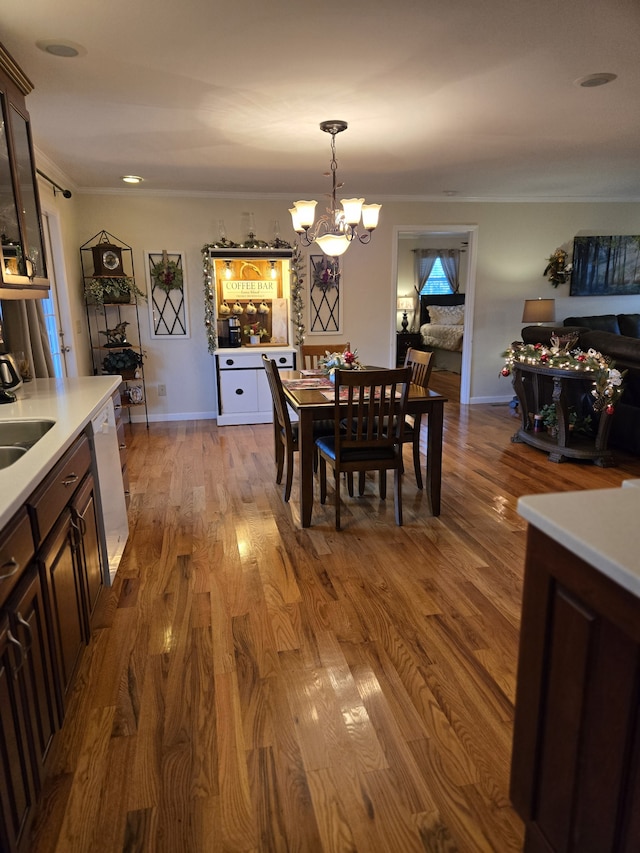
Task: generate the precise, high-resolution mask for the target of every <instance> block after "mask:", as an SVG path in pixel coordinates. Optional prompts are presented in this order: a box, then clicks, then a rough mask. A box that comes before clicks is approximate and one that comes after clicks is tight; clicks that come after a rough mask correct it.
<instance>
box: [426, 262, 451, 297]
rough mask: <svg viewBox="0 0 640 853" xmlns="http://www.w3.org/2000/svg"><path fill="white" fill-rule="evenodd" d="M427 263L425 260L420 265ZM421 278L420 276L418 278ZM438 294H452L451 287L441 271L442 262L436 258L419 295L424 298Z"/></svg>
mask: <svg viewBox="0 0 640 853" xmlns="http://www.w3.org/2000/svg"><path fill="white" fill-rule="evenodd" d="M426 263H428V261H427V259H426V258H425V259H424V260H423V261H421V264H426ZM420 278H422V275H421V276H420ZM438 293H452V290H451V285H450V284H449V281H448V280H447V277H446V275H445V273H444V270H443V269H442V261H441V260H440V258H436V260H435V263H434V265H433V269H432V270H431V273H430V275H429V278H428V279H427V280H426V281H425V283H424V287H423V288H422V290H421V291H420V295H421V296H422V294H424V295H425V296H433V295H434V294H438Z"/></svg>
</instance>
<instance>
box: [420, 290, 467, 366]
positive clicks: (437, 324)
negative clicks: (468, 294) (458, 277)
mask: <svg viewBox="0 0 640 853" xmlns="http://www.w3.org/2000/svg"><path fill="white" fill-rule="evenodd" d="M420 335H421V337H422V344H423V346H424V347H425V349H429V350H432V351H433V352H434V361H435V366H436V367H439V368H441V369H444V370H453V371H455V372H456V373H459V372H460V353H461V352H462V341H463V338H464V293H448V294H446V295H439V296H424V295H423V296H421V297H420Z"/></svg>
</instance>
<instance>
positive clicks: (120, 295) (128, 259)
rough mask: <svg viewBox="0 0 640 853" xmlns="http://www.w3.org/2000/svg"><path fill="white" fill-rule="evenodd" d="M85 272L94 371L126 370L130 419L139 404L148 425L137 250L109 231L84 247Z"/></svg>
mask: <svg viewBox="0 0 640 853" xmlns="http://www.w3.org/2000/svg"><path fill="white" fill-rule="evenodd" d="M80 260H81V264H82V277H83V282H84V296H85V307H86V313H87V324H88V327H89V339H90V342H91V358H92V364H93V373H94V375H96V376H97V375H99V374H105V373H108V374H115V375H118V374H119V375H120V376H122V385H121V386H120V397H121V405H122V407H123V409H125V410H127V411H128V414H129V421H131V420H132V414H131V413H132V411H133V410H135V409H138V410H140V411H141V412H143V413H144V421H145V423H146V425H147V427H148V426H149V415H148V411H147V392H146V385H145V378H144V352H143V349H142V344H141V336H140V315H139V307H140V301H141V300H142V299H144V294H143V293H142V292H141V291H140V290H139V288H138V286H137V284H136V277H135V270H134V266H133V250H132V249H131V246H128V245H127V244H126V243H124V242H123V241H122V240H119V239H118V238H117V237H114V235H113V234H110V233H109V232H108V231H101V232H99V233H98V234H96V235H95V236H93V237H91V239H90V240H88V241H87V242H86V243H85V244H84V245H83V246H81V247H80Z"/></svg>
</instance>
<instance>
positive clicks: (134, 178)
mask: <svg viewBox="0 0 640 853" xmlns="http://www.w3.org/2000/svg"><path fill="white" fill-rule="evenodd" d="M122 180H123V181H124V182H125V184H141V183H142V182H143V181H144V178H141V177H140V176H139V175H123V176H122Z"/></svg>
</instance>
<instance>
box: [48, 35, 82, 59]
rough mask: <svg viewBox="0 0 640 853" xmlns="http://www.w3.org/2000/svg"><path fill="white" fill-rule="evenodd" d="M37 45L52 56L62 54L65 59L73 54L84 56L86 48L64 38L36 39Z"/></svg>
mask: <svg viewBox="0 0 640 853" xmlns="http://www.w3.org/2000/svg"><path fill="white" fill-rule="evenodd" d="M36 45H37V47H39V48H40V50H44V52H45V53H50V54H51V55H52V56H62V57H65V58H67V59H69V58H71V57H74V56H85V54H86V52H87V49H86V48H84V47H82V45H81V44H76V43H75V42H73V41H67V40H66V39H46V40H44V41H37V42H36Z"/></svg>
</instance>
